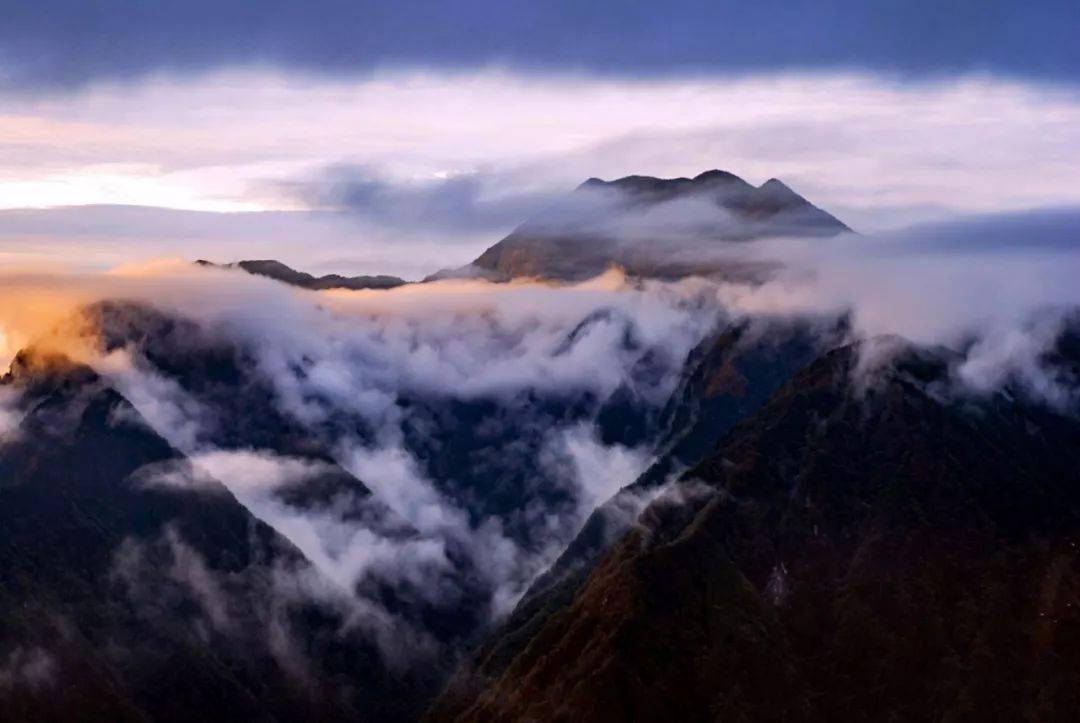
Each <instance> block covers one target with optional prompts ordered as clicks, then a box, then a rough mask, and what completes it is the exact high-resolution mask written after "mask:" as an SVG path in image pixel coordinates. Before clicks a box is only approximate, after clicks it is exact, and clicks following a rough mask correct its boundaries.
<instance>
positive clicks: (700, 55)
mask: <svg viewBox="0 0 1080 723" xmlns="http://www.w3.org/2000/svg"><path fill="white" fill-rule="evenodd" d="M1078 26H1080V6H1078V5H1077V3H1075V2H1034V3H1017V2H1009V3H1006V2H949V3H940V2H866V1H865V0H864V1H859V0H836V1H834V2H827V3H822V2H801V1H796V2H785V3H777V2H758V3H745V2H723V3H718V2H687V1H675V2H667V3H629V2H592V3H571V2H565V3H562V2H548V3H524V2H456V3H436V2H424V3H417V2H396V3H384V2H378V3H376V2H372V3H366V2H344V1H336V0H319V1H317V2H306V3H296V2H288V3H287V2H280V1H278V0H269V1H266V2H245V3H239V2H221V0H216V1H215V2H209V1H208V0H196V1H193V2H191V1H189V2H182V3H181V2H176V3H172V2H149V1H147V2H139V3H131V2H119V1H113V2H109V1H103V2H95V3H86V2H82V1H76V0H72V1H71V2H58V1H56V0H44V1H42V2H36V3H5V4H4V7H3V22H0V209H3V210H0V244H2V246H0V263H2V264H7V265H35V264H40V263H48V264H50V265H52V264H66V265H69V266H76V267H88V266H89V267H94V266H97V267H101V266H111V265H115V264H117V263H123V262H124V261H128V260H136V259H145V258H150V257H154V256H179V257H182V258H197V257H208V258H212V259H214V260H219V261H228V260H233V259H235V258H249V257H271V256H275V257H279V258H282V259H283V260H285V261H286V262H289V263H292V264H294V265H297V266H299V267H302V268H306V269H309V270H313V271H331V270H333V271H341V272H349V273H360V272H368V273H371V272H387V273H398V274H402V275H405V276H408V277H418V276H422V275H424V274H426V273H429V272H431V271H433V270H435V269H437V268H439V267H443V266H449V265H456V264H459V263H463V262H465V261H467V260H469V259H471V258H472V257H473V256H475V255H476V253H478V252H479V251H480V250H482V249H483V248H485V247H486V246H488V245H490V244H491V243H492V242H494V241H495V240H497V239H498V238H499V237H500V236H501V235H502V234H504V233H506V232H507V231H508V230H510V229H511V228H513V226H515V225H516V224H517V223H518V222H519V221H521V220H523V219H524V218H525V217H527V216H529V215H530V214H532V213H535V212H537V210H539V209H542V208H543V207H544V206H545V205H546V204H547V203H550V201H551V199H552V198H554V197H556V196H557V195H558V194H561V193H564V192H566V191H567V190H568V189H570V188H573V187H574V186H575V185H577V184H578V183H580V182H581V181H582V180H584V179H585V178H587V177H589V176H600V177H604V178H612V177H617V176H621V175H626V174H630V173H642V174H650V175H660V176H675V175H695V174H697V173H699V172H701V171H703V170H706V169H709V168H723V169H726V170H729V171H732V172H734V173H736V174H739V175H741V176H743V177H745V178H746V179H747V180H748V181H750V182H752V183H755V184H758V183H761V182H763V181H765V180H766V179H768V178H770V177H773V176H776V177H779V178H782V179H783V180H785V181H786V182H787V183H788V184H789V185H791V186H792V187H793V188H795V189H796V190H797V191H799V192H801V193H803V194H804V195H806V196H807V197H809V198H810V199H811V200H812V201H814V202H815V203H817V204H818V205H821V206H823V207H825V208H826V209H828V210H830V211H831V212H833V213H834V214H835V215H837V216H839V217H840V218H841V219H843V220H844V221H846V222H848V223H849V224H850V225H852V226H854V227H855V228H857V229H859V230H865V231H878V230H885V229H894V228H897V227H901V226H904V225H906V224H909V223H916V222H924V221H929V220H941V219H948V218H950V217H959V216H963V215H968V214H984V213H990V212H997V211H1010V212H1012V211H1023V210H1026V209H1035V208H1046V207H1070V206H1077V205H1080V165H1078V164H1077V163H1076V158H1077V156H1078V151H1080V84H1078V82H1077V81H1078V80H1080V44H1078V43H1076V42H1075V39H1074V37H1073V34H1074V33H1075V30H1076V28H1077V27H1078ZM120 206H140V207H145V208H135V209H132V208H122V207H120ZM70 207H75V208H70Z"/></svg>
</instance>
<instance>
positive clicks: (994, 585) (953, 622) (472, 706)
mask: <svg viewBox="0 0 1080 723" xmlns="http://www.w3.org/2000/svg"><path fill="white" fill-rule="evenodd" d="M857 362H858V357H857V349H856V348H853V347H850V346H849V347H843V348H840V349H837V350H836V351H833V352H830V353H829V354H827V355H825V356H824V357H822V358H820V359H819V360H817V361H815V362H814V363H813V364H811V365H809V366H808V367H807V368H806V369H804V370H803V371H802V372H800V373H799V374H798V375H796V376H795V377H794V378H793V379H792V380H791V381H790V382H788V383H787V384H785V385H784V386H783V387H782V388H781V389H780V390H779V391H778V392H777V393H776V394H775V395H774V396H773V398H772V399H771V400H770V402H769V403H768V404H767V405H766V406H765V407H763V408H762V409H761V410H760V411H759V412H758V413H757V414H755V415H753V416H752V417H751V418H749V419H748V420H746V421H744V422H743V423H741V424H739V425H737V426H735V427H734V428H733V429H732V430H731V431H730V432H729V433H728V434H727V435H725V436H724V438H723V439H722V440H721V442H720V443H719V445H718V446H717V447H716V450H715V451H714V452H713V453H712V454H711V455H710V456H709V457H708V458H707V459H706V460H705V461H703V462H702V463H701V464H700V465H698V466H697V467H695V468H694V469H692V470H691V471H689V472H688V473H687V474H685V475H684V476H683V478H682V482H681V483H680V484H679V485H678V486H677V487H676V488H674V489H673V490H672V492H671V494H669V495H666V496H664V497H661V498H660V499H658V500H657V501H656V502H654V503H653V504H652V505H651V506H650V507H649V508H648V510H647V511H646V512H645V513H644V514H643V515H642V517H641V518H640V520H639V523H638V524H637V525H636V526H635V527H634V529H632V530H631V531H630V532H629V533H628V534H627V535H626V536H625V537H624V538H623V539H622V540H621V541H620V542H619V543H618V544H617V545H616V546H615V547H614V549H612V551H611V552H610V553H609V554H608V555H607V556H605V557H604V559H603V560H602V561H601V562H600V564H599V565H598V566H597V567H596V569H595V570H593V571H592V573H591V575H590V576H589V578H588V580H587V581H586V582H585V584H584V586H583V587H582V588H581V589H580V591H579V592H578V593H577V594H576V596H575V597H574V599H573V601H572V604H571V605H570V606H569V608H568V609H566V610H564V611H562V612H559V613H558V614H556V615H553V616H551V617H550V618H549V619H548V620H547V621H546V623H545V624H544V625H543V626H542V627H541V628H540V629H539V630H538V631H533V632H532V634H531V635H530V638H529V640H528V641H527V642H526V644H524V645H519V646H518V648H519V649H520V650H521V652H520V653H519V654H517V655H516V656H515V657H514V659H513V660H512V661H511V662H510V663H509V665H508V666H507V667H506V668H505V670H504V671H503V672H502V674H501V675H500V676H499V677H498V678H497V679H495V680H493V681H491V682H490V684H489V685H488V686H487V688H486V689H484V690H482V691H479V692H476V691H472V692H471V693H466V694H465V695H460V697H456V696H455V695H454V694H455V693H459V694H460V693H461V691H454V690H451V691H449V694H448V695H446V696H444V697H443V699H442V701H441V704H440V705H439V706H437V707H436V708H435V709H434V710H433V711H432V712H431V713H430V714H429V718H430V719H431V720H460V721H494V720H523V719H528V720H595V721H607V720H611V721H621V720H648V721H651V720H656V721H661V720H676V719H677V720H715V719H717V718H721V719H734V720H789V721H790V720H804V721H829V720H839V719H853V718H854V719H863V720H866V719H901V720H927V721H929V720H978V719H981V720H990V719H993V720H1004V719H1008V720H1020V719H1025V718H1031V719H1039V720H1060V719H1064V718H1067V717H1069V716H1070V715H1071V711H1074V710H1075V709H1076V706H1077V704H1078V702H1080V700H1078V694H1077V690H1080V688H1078V687H1077V683H1078V682H1080V562H1078V560H1077V549H1078V548H1077V545H1078V544H1080V423H1077V421H1076V420H1075V418H1073V417H1071V416H1067V415H1061V414H1059V413H1057V412H1054V411H1052V410H1050V409H1047V408H1046V407H1045V406H1042V405H1039V404H1034V403H1030V402H1027V401H1025V400H1024V397H1023V396H1022V395H1021V394H1019V393H1017V391H1016V390H1013V391H1005V392H1000V393H998V394H996V395H994V396H993V397H989V398H984V399H980V400H971V399H962V398H961V399H948V398H942V397H940V396H939V393H940V391H941V389H940V387H939V386H938V384H939V383H940V382H941V381H942V379H943V376H944V374H945V372H946V370H947V365H948V358H947V356H942V355H940V354H936V353H929V352H925V351H920V350H914V349H913V350H910V351H909V352H907V353H905V354H904V355H902V356H901V358H900V359H899V360H898V361H896V362H895V363H894V364H892V365H891V366H890V367H889V368H888V369H886V370H884V371H883V372H881V373H879V374H878V375H877V376H876V377H875V378H874V379H872V380H870V382H869V384H868V385H867V386H866V387H865V389H862V388H860V387H859V386H858V385H853V383H852V382H853V376H854V375H855V374H856V373H860V374H861V373H862V372H857V371H856V370H857ZM1070 363H1071V364H1075V359H1074V360H1072V361H1071V362H1070Z"/></svg>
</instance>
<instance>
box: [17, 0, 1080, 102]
mask: <svg viewBox="0 0 1080 723" xmlns="http://www.w3.org/2000/svg"><path fill="white" fill-rule="evenodd" d="M1078 25H1080V5H1077V3H1076V2H1075V0H1042V1H1040V2H1027V3H1020V2H1011V1H1009V0H990V1H979V0H956V1H954V2H944V3H943V2H939V1H938V0H914V1H911V2H901V1H898V0H892V1H869V2H868V1H867V0H835V1H833V2H819V1H815V0H787V1H784V2H781V1H779V0H764V1H761V2H755V3H750V2H702V1H700V0H672V1H671V2H667V3H638V2H634V3H630V2H618V1H616V0H598V1H596V2H589V3H581V2H574V1H572V0H560V1H558V2H548V3H539V2H522V1H521V0H515V1H512V2H500V1H498V0H473V1H471V2H455V3H446V2H436V1H432V0H420V1H418V0H408V1H404V2H378V1H371V0H360V1H346V0H314V1H313V2H306V3H298V2H290V1H288V0H265V1H264V2H253V1H247V2H238V1H236V0H184V1H182V2H181V1H158V2H152V1H149V0H147V1H145V2H128V1H125V0H99V1H98V2H92V3H91V2H84V1H83V0H43V1H41V2H12V1H11V0H9V1H8V2H5V3H4V7H3V22H2V23H0V60H2V61H3V62H2V65H0V67H2V68H3V70H2V71H0V78H3V81H0V82H4V83H6V84H7V85H8V86H16V87H22V88H27V89H41V88H57V87H70V86H78V85H81V84H84V83H86V82H88V81H92V80H96V79H102V78H106V79H124V78H130V77H133V76H138V75H142V74H145V73H148V72H154V71H199V70H207V69H212V68H215V67H219V66H222V65H227V64H233V63H267V64H271V65H276V66H285V67H289V68H295V69H300V70H310V71H319V72H329V73H341V74H353V73H357V72H365V71H368V70H371V69H377V68H381V67H396V66H421V67H441V68H470V67H475V66H477V65H486V64H501V65H508V66H511V67H515V68H524V69H535V70H570V71H585V72H600V73H614V74H632V75H663V74H668V73H673V72H687V71H690V72H695V71H700V72H742V71H754V70H791V69H796V70H799V69H802V70H811V69H835V68H853V69H870V70H874V71H882V72H885V73H897V74H900V75H915V76H925V75H931V76H932V75H938V74H942V73H946V74H947V73H955V72H984V71H985V72H993V73H1004V74H1010V75H1020V76H1027V77H1041V78H1046V79H1050V80H1055V81H1064V82H1072V81H1074V80H1075V79H1076V78H1077V77H1078V74H1080V44H1078V43H1076V42H1075V38H1074V34H1075V31H1076V28H1077V27H1078Z"/></svg>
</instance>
